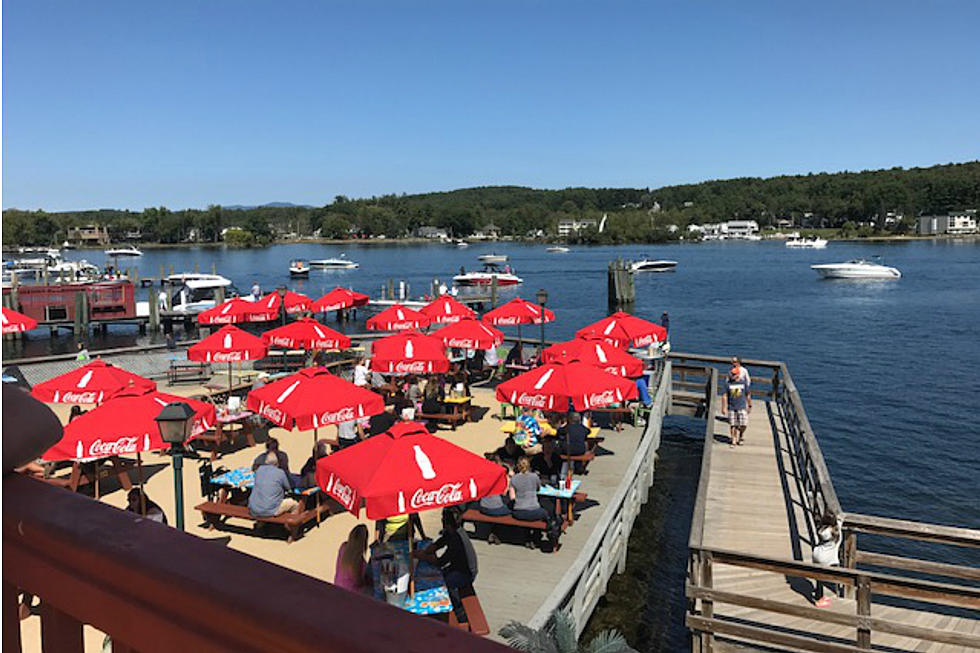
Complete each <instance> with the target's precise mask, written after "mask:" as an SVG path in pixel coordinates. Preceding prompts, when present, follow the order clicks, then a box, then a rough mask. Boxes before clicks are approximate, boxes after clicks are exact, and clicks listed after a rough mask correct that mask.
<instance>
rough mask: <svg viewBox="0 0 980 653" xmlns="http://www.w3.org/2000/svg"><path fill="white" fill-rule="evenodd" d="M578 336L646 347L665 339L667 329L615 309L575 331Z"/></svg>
mask: <svg viewBox="0 0 980 653" xmlns="http://www.w3.org/2000/svg"><path fill="white" fill-rule="evenodd" d="M575 335H576V336H578V337H580V338H588V337H593V338H602V339H603V340H605V341H606V342H608V343H610V344H613V345H616V346H617V347H625V346H629V345H633V346H634V347H646V346H647V345H652V344H653V343H655V342H663V341H665V340H666V339H667V330H666V329H665V328H663V327H662V326H660V325H659V324H656V323H654V322H650V321H649V320H644V319H643V318H639V317H636V316H635V315H630V314H629V313H625V312H623V311H617V312H615V313H613V314H612V315H610V316H609V317H606V318H603V319H601V320H599V321H598V322H594V323H592V324H590V325H589V326H587V327H583V328H581V329H579V330H578V331H576V332H575Z"/></svg>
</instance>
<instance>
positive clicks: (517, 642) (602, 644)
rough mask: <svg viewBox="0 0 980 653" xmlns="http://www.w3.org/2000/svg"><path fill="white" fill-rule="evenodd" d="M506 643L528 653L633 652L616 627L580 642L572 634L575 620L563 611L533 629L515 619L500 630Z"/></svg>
mask: <svg viewBox="0 0 980 653" xmlns="http://www.w3.org/2000/svg"><path fill="white" fill-rule="evenodd" d="M500 636H501V637H503V638H504V639H506V640H507V645H508V646H510V647H511V648H513V649H517V650H518V651H527V652H528V653H629V652H632V653H636V649H634V648H632V647H631V646H630V645H629V644H628V643H627V642H626V638H625V637H623V635H622V633H620V632H619V631H617V630H603V631H602V632H600V633H598V634H597V635H596V636H595V637H593V638H592V640H590V641H589V643H588V644H583V645H580V644H579V643H578V641H577V638H576V637H575V622H574V621H573V620H572V616H571V614H569V613H568V611H566V610H559V611H558V612H556V613H555V614H554V619H553V623H552V625H551V626H547V627H545V628H543V629H541V630H535V629H534V628H531V627H529V626H525V625H524V624H522V623H519V622H517V621H511V622H510V623H508V624H507V625H506V626H504V627H503V628H501V629H500Z"/></svg>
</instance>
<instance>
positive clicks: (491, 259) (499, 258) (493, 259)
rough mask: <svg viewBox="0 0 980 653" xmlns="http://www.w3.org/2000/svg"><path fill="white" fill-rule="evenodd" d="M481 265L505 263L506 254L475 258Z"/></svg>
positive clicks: (483, 255)
mask: <svg viewBox="0 0 980 653" xmlns="http://www.w3.org/2000/svg"><path fill="white" fill-rule="evenodd" d="M477 258H478V259H479V260H480V262H481V263H506V262H507V255H506V254H482V255H480V256H477Z"/></svg>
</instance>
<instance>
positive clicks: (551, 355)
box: [541, 338, 643, 378]
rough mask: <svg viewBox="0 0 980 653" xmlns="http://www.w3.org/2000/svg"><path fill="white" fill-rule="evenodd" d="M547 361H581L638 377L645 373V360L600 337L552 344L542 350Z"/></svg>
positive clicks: (613, 372) (543, 358)
mask: <svg viewBox="0 0 980 653" xmlns="http://www.w3.org/2000/svg"><path fill="white" fill-rule="evenodd" d="M541 360H542V362H545V363H567V362H569V361H581V362H582V363H588V364H589V365H593V366H595V367H598V368H599V369H601V370H603V371H605V372H609V373H610V374H615V375H617V376H625V377H629V378H636V377H638V376H641V375H642V374H643V361H641V360H640V359H639V358H637V357H636V356H631V355H630V354H627V353H626V352H625V351H623V350H622V349H619V348H617V347H616V346H615V345H611V344H609V343H608V342H606V341H605V340H601V339H599V338H590V339H581V338H576V339H575V340H569V341H568V342H559V343H556V344H554V345H551V346H550V347H548V348H547V349H545V350H544V351H543V352H541Z"/></svg>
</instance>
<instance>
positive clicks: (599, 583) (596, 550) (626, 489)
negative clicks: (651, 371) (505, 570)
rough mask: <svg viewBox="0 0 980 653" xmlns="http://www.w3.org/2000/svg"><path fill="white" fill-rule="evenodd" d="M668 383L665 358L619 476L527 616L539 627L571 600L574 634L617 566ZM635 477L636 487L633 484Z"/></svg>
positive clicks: (648, 470)
mask: <svg viewBox="0 0 980 653" xmlns="http://www.w3.org/2000/svg"><path fill="white" fill-rule="evenodd" d="M669 385H670V361H667V362H666V363H665V368H664V373H663V374H662V375H661V377H660V384H659V385H658V387H657V391H656V394H655V397H654V402H653V406H652V408H651V410H650V416H649V418H648V419H647V427H646V431H645V432H644V434H643V438H642V440H641V441H640V444H639V446H638V447H637V449H636V452H635V454H634V455H633V460H632V461H631V462H630V465H629V467H628V468H627V470H626V472H625V473H624V474H623V480H622V481H621V482H620V484H619V487H617V488H616V492H615V493H614V494H613V496H612V497H611V498H610V499H609V501H608V503H607V508H606V510H605V512H603V514H602V516H601V517H600V518H599V521H598V523H597V524H596V526H595V528H593V530H592V533H591V535H589V538H588V539H587V540H586V541H585V544H584V545H583V546H582V549H581V551H580V552H579V554H578V556H577V557H576V558H575V561H574V562H573V563H572V564H571V566H570V567H569V568H568V571H566V572H565V574H564V575H563V576H562V577H561V579H559V581H558V582H557V583H556V584H555V587H554V589H552V591H551V594H549V595H548V598H546V599H545V601H544V603H542V604H541V607H539V608H538V611H537V612H536V613H535V614H534V616H533V617H532V618H531V620H530V621H529V622H528V625H529V626H530V627H531V628H544V627H545V626H546V625H547V624H548V623H549V621H550V620H551V619H552V617H553V615H554V613H555V612H556V611H558V610H560V609H562V608H564V607H565V606H567V605H569V604H572V605H573V610H572V618H573V620H574V621H575V625H576V636H578V635H579V634H581V632H582V630H583V629H584V628H585V624H586V622H587V621H588V618H589V616H590V615H591V614H592V610H593V609H594V607H595V604H596V603H597V602H598V600H599V597H600V596H601V594H602V592H601V591H595V589H596V588H604V587H605V586H606V582H607V581H608V580H609V577H610V576H612V573H613V570H614V569H615V568H616V567H620V568H622V565H623V564H624V563H625V559H626V541H627V540H628V538H629V533H630V529H631V526H632V520H633V519H634V518H635V517H636V513H638V512H639V504H640V503H643V502H645V501H646V490H647V488H648V487H649V485H650V484H652V482H653V466H654V464H655V458H656V450H657V448H658V447H659V445H660V433H661V425H662V421H661V416H662V415H663V414H664V411H665V410H666V402H667V395H668V387H669ZM641 483H642V484H643V487H642V488H640V487H638V486H639V484H641ZM627 522H628V523H627ZM614 535H615V536H616V537H615V538H614V537H613V536H614ZM614 539H615V540H616V541H613V540H614ZM614 563H615V564H614Z"/></svg>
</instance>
